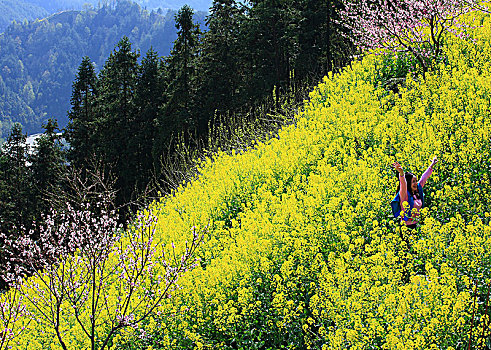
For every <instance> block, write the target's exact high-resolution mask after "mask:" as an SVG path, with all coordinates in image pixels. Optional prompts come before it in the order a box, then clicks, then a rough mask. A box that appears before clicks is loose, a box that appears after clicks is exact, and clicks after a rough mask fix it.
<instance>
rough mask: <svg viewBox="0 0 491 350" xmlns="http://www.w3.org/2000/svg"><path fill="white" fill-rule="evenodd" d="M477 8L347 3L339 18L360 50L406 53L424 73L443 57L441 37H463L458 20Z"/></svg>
mask: <svg viewBox="0 0 491 350" xmlns="http://www.w3.org/2000/svg"><path fill="white" fill-rule="evenodd" d="M476 7H478V4H477V3H476V2H475V1H474V0H471V1H462V0H390V1H388V0H375V1H372V0H360V1H358V0H348V1H347V2H346V3H345V9H344V11H343V12H342V16H343V18H344V20H345V21H346V22H347V23H348V27H349V28H350V29H351V34H352V35H353V36H354V39H355V41H356V43H357V44H358V45H359V46H360V47H361V48H362V49H387V50H390V51H393V52H409V53H411V54H413V55H414V56H415V58H416V59H417V60H418V61H419V63H420V64H421V66H422V68H423V71H424V72H425V71H427V69H428V67H429V64H430V62H431V60H432V59H434V58H438V57H439V56H440V54H441V53H442V47H441V46H442V39H443V33H444V32H446V31H448V32H451V33H453V34H454V35H456V36H464V35H466V34H465V27H464V26H462V24H461V23H460V22H459V18H460V17H461V16H462V15H463V14H465V13H468V12H470V11H472V10H473V9H475V8H476Z"/></svg>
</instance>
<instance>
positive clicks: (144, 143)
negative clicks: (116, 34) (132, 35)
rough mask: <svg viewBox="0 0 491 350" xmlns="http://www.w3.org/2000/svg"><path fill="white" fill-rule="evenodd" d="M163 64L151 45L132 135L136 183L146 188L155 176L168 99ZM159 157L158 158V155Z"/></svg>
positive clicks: (142, 71)
mask: <svg viewBox="0 0 491 350" xmlns="http://www.w3.org/2000/svg"><path fill="white" fill-rule="evenodd" d="M163 90H164V86H163V64H162V60H161V59H160V58H159V57H158V54H157V53H156V52H155V51H154V50H153V49H150V50H149V51H148V52H147V53H146V55H145V57H144V58H143V59H142V63H141V65H140V67H139V70H138V80H137V85H136V92H135V93H136V108H137V114H136V121H135V130H134V133H133V134H132V135H131V148H132V150H133V156H134V159H135V163H136V164H135V167H136V170H137V171H136V175H137V178H136V179H135V183H136V187H137V189H138V190H139V191H142V190H144V187H145V186H146V185H148V183H149V182H150V180H151V177H152V171H153V170H154V169H155V167H156V164H155V161H154V158H153V145H154V143H155V138H156V136H157V126H158V118H159V113H160V110H161V109H160V108H161V106H162V105H163V104H164V102H165V95H164V94H163V93H162V92H163ZM157 161H158V159H157Z"/></svg>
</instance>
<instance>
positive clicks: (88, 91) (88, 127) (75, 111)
mask: <svg viewBox="0 0 491 350" xmlns="http://www.w3.org/2000/svg"><path fill="white" fill-rule="evenodd" d="M97 96H98V93H97V76H96V73H95V69H94V65H93V64H92V62H91V61H90V58H89V57H87V56H86V57H84V58H83V59H82V63H81V64H80V67H79V68H78V73H77V76H76V78H75V81H74V83H73V86H72V98H71V105H72V108H71V110H70V111H69V112H68V117H69V118H70V123H69V124H68V126H67V128H66V132H65V138H66V140H67V141H68V142H69V144H70V151H69V159H70V161H71V162H72V164H73V165H75V166H77V167H83V165H84V164H85V162H86V157H88V156H91V155H92V154H93V153H94V143H95V142H96V140H95V129H96V108H97Z"/></svg>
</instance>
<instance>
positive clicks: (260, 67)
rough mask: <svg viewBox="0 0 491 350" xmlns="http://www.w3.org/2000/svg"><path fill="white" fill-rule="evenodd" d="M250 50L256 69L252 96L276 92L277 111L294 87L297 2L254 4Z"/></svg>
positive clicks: (272, 0) (273, 0)
mask: <svg viewBox="0 0 491 350" xmlns="http://www.w3.org/2000/svg"><path fill="white" fill-rule="evenodd" d="M250 3H251V4H252V7H251V9H250V11H249V12H250V14H249V16H250V20H249V21H248V23H249V28H248V29H247V32H248V33H249V38H248V40H247V42H248V46H249V48H250V50H251V52H252V54H253V56H252V60H253V62H254V65H255V67H256V69H255V75H254V76H253V78H252V81H251V83H250V84H248V85H249V86H250V87H251V90H249V91H248V94H249V96H255V97H256V98H260V97H264V96H267V95H268V94H270V93H271V91H272V90H273V88H274V91H273V93H274V96H275V97H276V101H275V102H276V107H278V103H279V97H280V96H281V94H282V93H283V92H284V91H285V89H286V88H288V87H289V85H290V72H291V70H292V68H293V62H294V61H295V59H296V57H297V55H298V50H297V46H298V45H297V40H296V36H295V35H296V33H295V21H296V15H295V13H294V7H293V3H294V2H293V1H290V0H287V1H280V0H253V1H251V2H250Z"/></svg>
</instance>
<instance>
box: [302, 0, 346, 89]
mask: <svg viewBox="0 0 491 350" xmlns="http://www.w3.org/2000/svg"><path fill="white" fill-rule="evenodd" d="M295 6H296V7H297V8H298V14H299V16H300V17H299V21H298V24H299V25H298V43H299V48H300V52H299V57H298V60H297V64H296V65H295V72H296V75H297V78H298V79H299V80H302V81H304V80H307V81H309V82H314V83H316V82H317V80H318V79H319V78H320V77H321V76H324V75H326V74H327V73H328V72H330V71H332V70H335V69H339V68H340V67H342V66H343V65H344V64H346V63H347V59H349V56H350V53H351V47H352V44H351V41H350V40H349V39H348V35H347V33H344V32H345V31H346V28H344V26H343V25H342V23H341V21H340V15H339V13H340V12H341V10H342V8H343V7H344V5H343V3H342V2H341V1H339V0H328V1H319V0H302V1H297V2H296V3H295Z"/></svg>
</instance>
